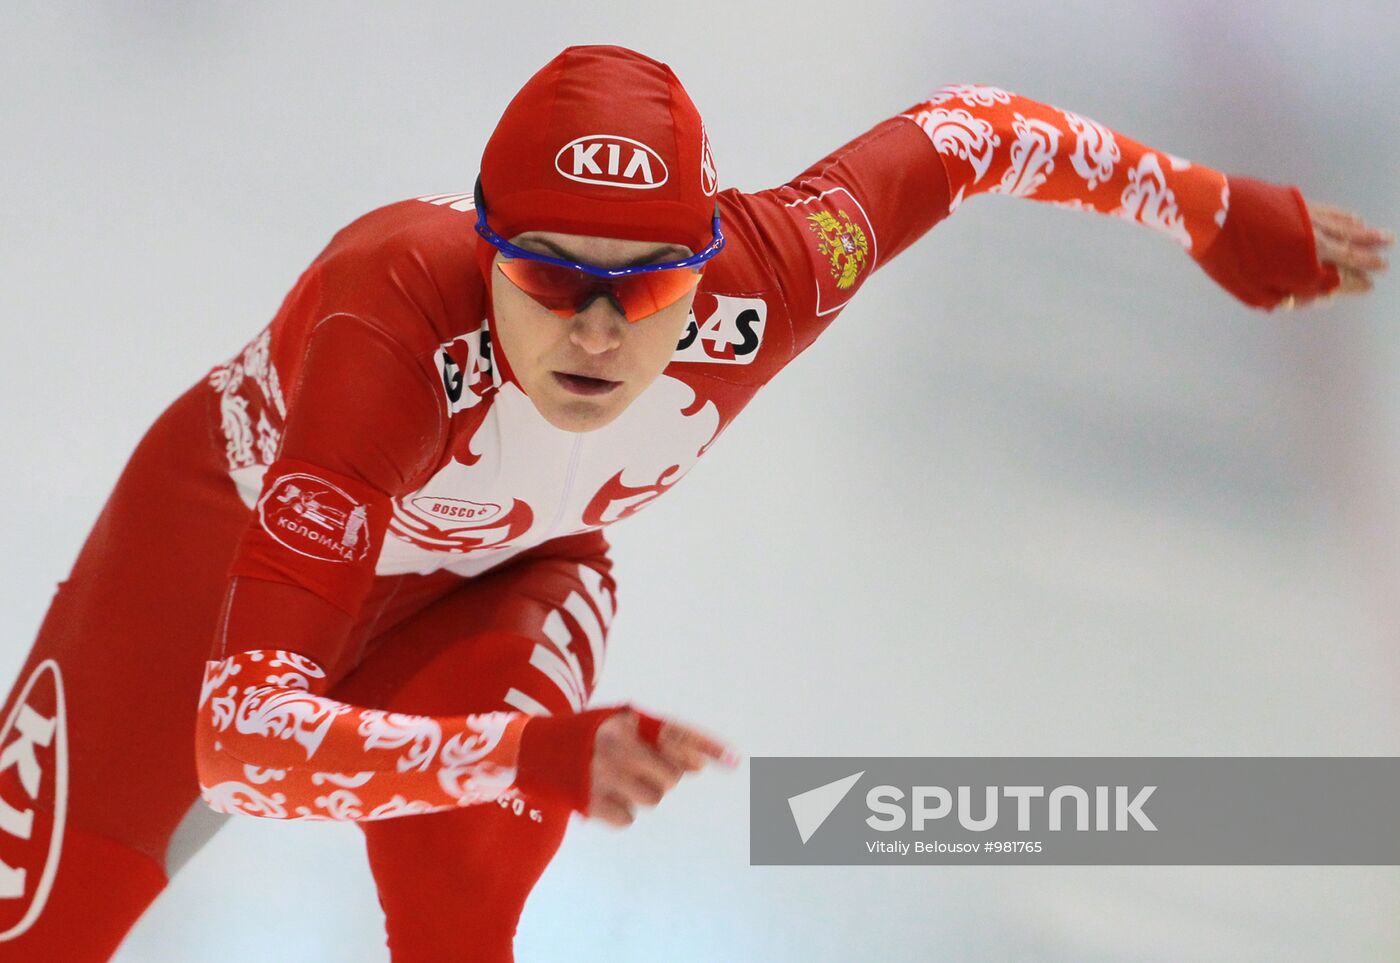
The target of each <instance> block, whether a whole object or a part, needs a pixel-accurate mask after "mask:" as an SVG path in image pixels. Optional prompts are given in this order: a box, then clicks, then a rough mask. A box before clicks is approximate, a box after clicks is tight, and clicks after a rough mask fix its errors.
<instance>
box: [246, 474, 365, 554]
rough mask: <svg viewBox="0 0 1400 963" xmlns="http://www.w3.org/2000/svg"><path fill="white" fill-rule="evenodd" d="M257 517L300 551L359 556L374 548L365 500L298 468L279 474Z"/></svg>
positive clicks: (277, 536)
mask: <svg viewBox="0 0 1400 963" xmlns="http://www.w3.org/2000/svg"><path fill="white" fill-rule="evenodd" d="M258 518H259V520H260V521H261V522H262V527H263V529H264V530H265V531H266V532H267V533H268V534H269V535H271V536H272V537H273V538H274V539H276V540H277V541H278V542H280V543H281V544H282V545H284V546H286V547H287V548H289V549H291V550H292V551H294V552H296V553H297V554H298V555H305V556H307V557H309V558H319V559H322V560H324V561H327V562H355V561H359V560H360V559H362V558H364V557H365V555H366V553H367V552H368V551H369V530H368V529H367V528H366V526H365V506H364V505H362V504H360V503H359V502H357V501H355V499H354V498H352V497H350V496H349V495H347V494H346V493H345V492H343V491H341V490H340V489H339V488H337V487H336V486H335V485H332V484H331V483H330V482H328V481H326V480H325V479H323V478H317V477H316V476H315V475H307V474H303V473H300V472H294V473H292V474H289V475H283V476H282V477H281V478H279V479H277V483H276V484H275V485H273V486H272V487H271V488H270V489H268V492H267V494H266V495H264V496H263V497H262V500H261V501H259V502H258Z"/></svg>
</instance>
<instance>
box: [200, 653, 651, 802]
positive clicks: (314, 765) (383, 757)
mask: <svg viewBox="0 0 1400 963" xmlns="http://www.w3.org/2000/svg"><path fill="white" fill-rule="evenodd" d="M326 685H327V681H326V673H325V671H324V670H323V669H322V668H321V667H320V666H319V665H317V664H316V663H315V662H313V661H312V660H310V659H308V658H306V657H305V656H302V655H299V654H297V653H295V652H287V651H282V650H262V649H255V650H249V651H243V652H238V653H236V654H234V655H231V656H229V657H227V658H225V659H221V660H219V661H217V662H209V663H208V664H207V666H206V669H205V676H204V685H203V687H202V689H201V691H200V703H199V716H198V734H197V740H196V742H197V746H198V754H197V762H198V771H199V782H200V794H201V796H202V797H203V799H204V801H205V802H206V803H207V804H208V805H209V806H210V807H211V808H212V809H215V810H217V811H219V812H224V813H242V814H245V815H250V816H262V817H265V818H271V819H335V820H353V821H363V820H371V819H387V818H391V817H395V816H407V815H412V814H415V813H429V812H439V811H442V810H448V809H454V808H456V807H458V806H470V805H474V804H479V803H487V802H502V801H503V800H504V801H506V802H508V801H509V800H510V799H511V798H512V797H513V796H514V795H516V794H517V791H518V793H524V794H526V795H528V796H531V797H535V798H550V799H555V800H560V801H564V802H567V803H568V804H569V805H570V807H571V808H573V809H576V810H578V811H580V812H584V811H586V810H587V804H588V776H589V773H588V767H589V763H590V761H591V756H592V742H593V735H594V733H595V732H596V730H597V728H598V726H599V725H601V724H602V722H603V721H604V720H605V719H606V718H608V717H609V716H611V715H613V714H614V713H616V712H620V711H623V710H624V709H626V708H628V707H627V706H612V707H606V708H601V709H590V710H587V711H585V712H581V713H576V714H570V715H567V716H560V717H558V718H555V717H552V716H530V715H526V714H524V713H519V712H487V713H481V714H477V715H465V716H455V717H436V716H420V715H410V714H404V713H395V712H386V711H384V710H382V709H364V708H359V707H357V706H351V705H347V704H345V703H342V702H337V701H336V700H334V699H329V698H326V697H325V696H324V695H321V694H320V693H321V692H322V691H324V689H325V687H326Z"/></svg>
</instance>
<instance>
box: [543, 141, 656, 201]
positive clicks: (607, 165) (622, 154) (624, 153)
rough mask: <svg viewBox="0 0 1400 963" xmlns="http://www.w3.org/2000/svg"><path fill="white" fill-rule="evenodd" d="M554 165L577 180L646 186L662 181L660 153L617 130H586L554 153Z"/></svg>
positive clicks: (566, 175)
mask: <svg viewBox="0 0 1400 963" xmlns="http://www.w3.org/2000/svg"><path fill="white" fill-rule="evenodd" d="M554 169H555V170H557V171H558V172H559V173H560V174H563V175H564V176H565V177H567V178H568V179H569V180H571V181H578V182H579V183H580V184H604V185H606V186H608V187H629V188H635V189H637V190H650V189H651V188H653V187H660V186H661V185H662V184H664V183H666V178H667V177H668V176H669V173H668V172H667V170H666V162H665V161H663V160H662V159H661V155H660V154H658V153H657V152H656V151H654V150H652V149H651V148H650V147H648V146H647V145H646V144H643V143H642V142H641V141H639V140H633V139H632V138H630V137H620V136H618V135H617V134H587V135H585V136H583V137H579V138H576V139H574V140H571V141H569V142H568V143H567V144H565V145H564V146H563V147H562V148H560V150H559V153H558V154H555V155H554Z"/></svg>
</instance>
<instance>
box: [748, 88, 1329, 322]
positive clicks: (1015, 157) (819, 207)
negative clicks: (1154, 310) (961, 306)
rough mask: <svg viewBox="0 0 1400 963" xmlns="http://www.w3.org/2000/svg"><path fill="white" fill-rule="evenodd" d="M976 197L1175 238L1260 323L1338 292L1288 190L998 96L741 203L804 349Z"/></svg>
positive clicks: (936, 107)
mask: <svg viewBox="0 0 1400 963" xmlns="http://www.w3.org/2000/svg"><path fill="white" fill-rule="evenodd" d="M977 194H1007V195H1011V196H1015V197H1024V198H1027V199H1030V200H1033V201H1044V202H1047V203H1051V204H1055V205H1057V206H1060V207H1065V208H1069V209H1072V210H1080V211H1090V212H1094V213H1099V214H1108V215H1110V216H1114V217H1119V218H1122V219H1123V220H1126V221H1131V222H1134V223H1137V224H1141V225H1143V226H1145V227H1148V228H1150V229H1152V230H1155V231H1158V232H1160V233H1162V234H1165V235H1166V236H1167V237H1170V238H1171V239H1172V240H1173V241H1175V242H1176V243H1177V244H1179V245H1180V246H1181V247H1182V248H1183V249H1184V250H1185V251H1186V252H1187V253H1188V254H1189V255H1190V256H1191V257H1192V258H1193V259H1195V260H1196V262H1197V263H1198V264H1199V265H1200V266H1201V267H1202V269H1203V270H1205V272H1206V273H1207V274H1208V275H1209V276H1210V277H1211V278H1212V279H1213V280H1215V281H1216V282H1217V283H1218V284H1219V285H1220V286H1222V287H1223V288H1225V290H1226V291H1228V292H1229V293H1230V294H1232V295H1233V296H1234V297H1236V298H1238V299H1239V300H1240V301H1242V302H1244V303H1245V304H1248V305H1251V306H1254V307H1261V308H1273V307H1274V306H1276V305H1277V304H1278V303H1279V302H1280V301H1281V300H1282V299H1283V298H1284V297H1286V296H1287V295H1289V294H1293V295H1296V296H1298V297H1304V296H1312V295H1315V294H1318V293H1325V292H1326V291H1329V290H1331V289H1332V288H1334V287H1336V286H1337V284H1338V283H1340V278H1339V276H1338V274H1337V271H1336V268H1335V267H1334V266H1332V265H1330V264H1329V265H1323V264H1321V263H1319V261H1318V259H1317V252H1316V249H1315V246H1314V239H1313V232H1312V226H1311V221H1310V219H1309V217H1308V215H1307V211H1306V208H1305V207H1304V204H1303V199H1302V195H1301V193H1300V192H1299V191H1298V189H1297V188H1296V187H1293V186H1289V185H1280V184H1271V183H1268V182H1265V181H1261V180H1257V179H1254V178H1248V177H1241V176H1229V177H1227V176H1226V175H1225V174H1223V173H1221V172H1220V171H1217V170H1213V169H1211V168H1209V167H1206V166H1204V165H1201V164H1195V163H1192V162H1190V161H1188V160H1185V159H1183V158H1181V157H1178V156H1175V155H1173V154H1170V153H1167V152H1165V151H1162V150H1158V149H1154V148H1151V147H1148V146H1146V145H1144V144H1142V143H1139V142H1138V141H1135V140H1132V139H1130V138H1128V137H1125V136H1123V135H1122V134H1119V133H1117V132H1116V131H1114V130H1112V129H1110V128H1108V127H1106V126H1104V125H1103V124H1101V123H1099V122H1097V121H1094V120H1091V119H1089V118H1087V117H1083V116H1081V115H1079V114H1076V113H1073V112H1071V111H1068V110H1062V109H1060V108H1058V107H1054V106H1052V105H1050V104H1045V103H1040V102H1037V101H1034V100H1031V99H1029V98H1026V97H1022V96H1020V95H1018V94H1014V93H1011V92H1010V91H1006V90H1002V89H1000V88H997V87H990V86H979V85H971V84H955V85H949V86H945V87H943V88H940V89H939V90H937V91H935V92H934V94H933V96H932V97H930V98H929V99H928V100H926V101H923V102H921V103H918V104H915V105H914V106H912V107H910V108H909V109H908V110H907V111H904V112H902V113H900V114H898V115H896V116H894V117H890V118H888V119H886V120H884V121H882V122H881V123H879V124H877V125H876V126H875V127H873V128H871V129H870V130H868V131H867V132H865V133H864V134H862V135H860V136H859V137H857V138H855V139H854V140H852V141H850V142H849V143H847V144H845V145H843V146H842V147H840V148H838V149H837V150H835V151H833V152H832V153H831V154H829V155H827V156H826V157H824V158H823V159H822V160H820V161H818V162H817V163H815V164H813V165H812V166H811V167H809V168H808V169H807V170H805V171H803V172H802V173H801V174H799V175H797V176H796V177H795V178H793V179H792V180H790V181H789V182H788V183H786V184H784V185H782V186H780V187H777V188H773V189H772V190H768V191H763V192H761V193H758V194H752V195H746V196H745V200H746V206H747V208H748V213H749V215H750V216H751V217H752V218H753V219H754V220H755V222H757V224H758V226H759V228H760V229H761V230H762V231H763V233H764V234H765V235H766V236H767V237H768V238H769V239H770V246H771V247H772V249H773V251H772V253H773V255H774V262H775V264H776V265H777V270H778V272H779V280H780V283H781V286H782V287H783V289H784V291H785V293H786V295H787V297H788V300H789V302H790V304H791V306H792V308H793V314H794V319H795V323H796V325H797V329H798V342H799V349H800V348H801V347H805V346H806V344H808V343H810V341H811V340H812V339H814V338H815V337H816V335H817V334H818V333H819V332H820V331H821V329H822V328H823V327H824V326H825V325H826V324H827V323H829V322H830V320H831V319H832V318H833V317H834V316H835V315H836V314H837V313H838V312H839V311H840V309H841V308H842V307H844V306H845V304H846V303H847V302H849V301H850V299H851V298H852V297H853V296H854V295H855V293H856V291H857V290H859V288H860V286H861V285H862V284H864V283H865V281H866V279H867V278H868V277H869V276H870V275H871V274H873V273H874V272H875V271H876V270H878V269H879V268H880V267H881V266H883V265H884V264H885V263H887V262H888V261H890V260H891V259H892V258H894V257H895V256H896V255H897V254H899V253H900V252H901V251H903V250H904V249H905V248H907V247H908V246H909V245H910V244H912V243H913V242H914V241H915V240H917V239H918V238H919V237H920V236H922V235H923V234H924V233H925V232H926V231H928V230H929V229H930V228H932V227H933V226H934V225H935V224H936V223H938V221H940V220H942V219H943V218H945V217H947V216H948V215H949V214H951V213H952V212H953V211H956V210H957V209H958V207H959V206H961V204H962V203H963V202H964V201H966V200H967V199H968V198H970V197H973V196H974V195H977ZM813 278H815V284H814V283H813Z"/></svg>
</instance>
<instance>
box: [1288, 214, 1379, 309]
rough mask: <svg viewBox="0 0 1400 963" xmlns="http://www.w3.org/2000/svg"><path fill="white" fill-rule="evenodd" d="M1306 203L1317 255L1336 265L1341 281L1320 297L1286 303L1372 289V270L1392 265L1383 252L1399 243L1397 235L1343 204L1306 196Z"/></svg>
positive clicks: (1295, 304)
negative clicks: (1366, 219) (1319, 201)
mask: <svg viewBox="0 0 1400 963" xmlns="http://www.w3.org/2000/svg"><path fill="white" fill-rule="evenodd" d="M1304 204H1305V205H1306V206H1307V209H1308V217H1309V218H1311V220H1312V228H1313V237H1314V239H1315V241H1316V243H1317V259H1318V261H1320V262H1321V263H1323V264H1333V265H1336V268H1337V274H1338V275H1339V276H1340V277H1341V284H1339V285H1338V286H1337V287H1335V288H1333V289H1332V290H1331V291H1329V292H1328V293H1326V294H1323V295H1321V296H1319V297H1311V298H1296V299H1294V300H1293V301H1291V302H1290V301H1289V300H1288V299H1285V300H1284V303H1283V305H1282V307H1284V308H1292V307H1302V306H1304V305H1307V304H1312V303H1314V302H1316V301H1328V300H1330V299H1332V298H1333V297H1335V296H1337V295H1338V294H1365V293H1366V292H1367V291H1369V290H1371V288H1372V287H1373V284H1372V281H1371V272H1373V271H1384V270H1386V269H1387V268H1388V267H1389V266H1390V262H1389V261H1388V260H1386V258H1385V257H1383V256H1382V254H1381V252H1382V251H1384V250H1385V249H1386V248H1388V247H1390V246H1391V245H1392V244H1394V243H1395V235H1394V234H1392V233H1391V232H1389V231H1382V230H1379V229H1377V228H1374V227H1371V226H1370V225H1368V224H1367V223H1366V222H1365V221H1363V220H1362V219H1361V218H1360V217H1358V216H1357V215H1355V214H1353V213H1351V212H1350V211H1347V210H1343V209H1342V208H1340V207H1334V206H1333V205H1331V204H1318V203H1312V202H1309V201H1307V200H1306V198H1305V199H1304Z"/></svg>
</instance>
